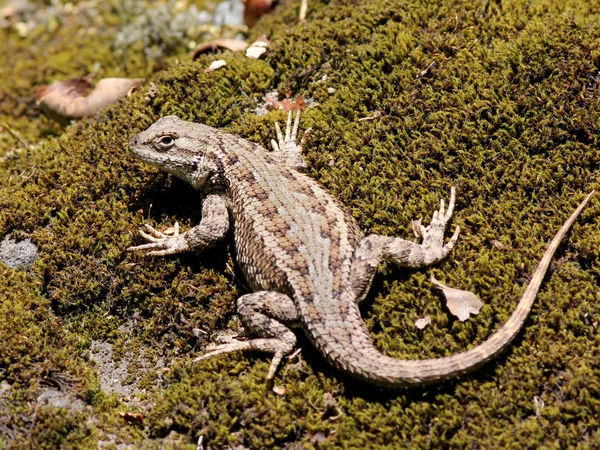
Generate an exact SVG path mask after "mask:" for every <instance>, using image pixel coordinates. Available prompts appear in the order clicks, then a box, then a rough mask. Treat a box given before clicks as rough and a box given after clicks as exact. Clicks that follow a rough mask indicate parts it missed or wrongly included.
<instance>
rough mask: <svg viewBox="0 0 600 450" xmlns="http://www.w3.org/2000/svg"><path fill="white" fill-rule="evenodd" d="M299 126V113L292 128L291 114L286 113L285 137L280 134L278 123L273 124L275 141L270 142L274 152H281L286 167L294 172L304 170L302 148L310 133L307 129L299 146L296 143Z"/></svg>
mask: <svg viewBox="0 0 600 450" xmlns="http://www.w3.org/2000/svg"><path fill="white" fill-rule="evenodd" d="M299 124H300V111H298V113H297V114H296V120H295V121H294V127H293V128H292V112H291V111H290V112H289V113H288V118H287V124H286V127H285V136H284V135H283V133H282V132H281V128H280V127H279V122H275V129H276V130H277V141H276V140H275V139H272V140H271V145H272V146H273V150H274V151H275V152H281V153H283V154H284V159H285V160H286V162H287V163H288V165H289V166H290V167H292V168H294V169H296V170H304V169H305V168H306V163H305V162H304V159H302V147H303V146H304V143H305V141H306V136H308V133H309V132H310V130H311V128H309V129H307V130H306V131H305V132H304V134H303V135H302V139H301V140H300V144H298V143H296V139H297V137H298V126H299Z"/></svg>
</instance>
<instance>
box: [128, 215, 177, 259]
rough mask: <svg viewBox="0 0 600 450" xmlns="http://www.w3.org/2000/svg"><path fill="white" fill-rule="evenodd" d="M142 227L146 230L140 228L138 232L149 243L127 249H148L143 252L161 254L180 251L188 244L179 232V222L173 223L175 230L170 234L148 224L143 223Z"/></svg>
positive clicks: (154, 254)
mask: <svg viewBox="0 0 600 450" xmlns="http://www.w3.org/2000/svg"><path fill="white" fill-rule="evenodd" d="M144 228H145V229H146V230H147V232H145V231H144V230H143V229H140V230H139V231H140V234H141V235H142V237H144V239H146V240H147V241H150V243H149V244H142V245H137V246H134V247H129V248H128V249H127V251H129V252H138V251H146V250H150V251H148V252H147V253H145V256H163V255H171V254H174V253H181V252H184V251H186V250H187V247H188V246H187V244H186V241H185V239H184V237H183V235H180V234H179V224H178V223H177V222H176V223H175V226H174V229H175V231H174V232H173V234H172V235H168V234H164V233H161V232H160V231H158V230H156V229H154V228H153V227H151V226H150V225H148V224H144Z"/></svg>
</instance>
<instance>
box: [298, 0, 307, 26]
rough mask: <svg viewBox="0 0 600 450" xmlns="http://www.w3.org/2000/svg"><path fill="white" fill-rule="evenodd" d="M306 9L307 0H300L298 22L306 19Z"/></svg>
mask: <svg viewBox="0 0 600 450" xmlns="http://www.w3.org/2000/svg"><path fill="white" fill-rule="evenodd" d="M307 9H308V0H301V2H300V14H298V18H299V19H300V22H304V20H305V19H306V10H307Z"/></svg>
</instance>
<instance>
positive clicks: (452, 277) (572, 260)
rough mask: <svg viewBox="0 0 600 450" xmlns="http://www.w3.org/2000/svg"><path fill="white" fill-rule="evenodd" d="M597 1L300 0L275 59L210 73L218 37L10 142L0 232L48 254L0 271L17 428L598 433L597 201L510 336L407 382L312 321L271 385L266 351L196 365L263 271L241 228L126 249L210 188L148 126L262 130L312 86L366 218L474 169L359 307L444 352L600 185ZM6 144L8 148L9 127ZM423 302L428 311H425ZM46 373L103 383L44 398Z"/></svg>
mask: <svg viewBox="0 0 600 450" xmlns="http://www.w3.org/2000/svg"><path fill="white" fill-rule="evenodd" d="M588 3H589V2H584V1H583V0H573V1H567V2H562V3H561V4H560V5H558V4H557V2H551V1H543V0H535V1H524V0H513V1H510V2H509V1H503V2H494V1H478V2H467V1H462V2H461V1H459V2H456V1H453V2H450V1H441V2H440V1H436V2H422V1H416V0H415V1H407V0H403V1H400V0H394V1H379V2H370V3H365V4H361V5H357V4H355V3H353V2H348V1H334V2H310V5H309V13H308V19H307V22H306V23H304V24H300V23H297V20H296V18H295V17H296V14H297V10H298V7H299V5H298V4H296V3H287V4H284V5H282V6H281V7H279V8H278V9H276V10H275V11H274V12H273V13H272V14H271V15H270V16H268V17H265V18H263V20H262V21H261V22H259V24H258V25H257V28H256V30H253V32H252V36H251V37H256V36H258V35H260V34H262V33H267V34H268V37H269V39H270V40H271V47H270V51H269V53H268V54H267V55H266V58H264V59H263V60H260V61H254V60H250V59H247V58H245V57H244V56H243V55H241V54H235V55H234V54H228V55H224V59H225V60H226V61H227V65H226V66H225V67H224V68H222V69H220V70H217V71H214V72H211V73H205V72H204V68H205V67H207V66H208V64H209V63H210V61H211V60H212V59H214V57H211V56H204V57H202V58H200V59H199V60H198V61H197V62H189V61H184V62H181V63H179V64H174V63H173V64H172V65H171V66H170V67H169V68H168V69H167V70H164V71H161V72H159V73H157V74H156V75H155V76H154V78H153V82H154V83H155V85H156V86H157V88H158V93H157V94H156V95H155V96H153V97H152V98H148V97H147V96H146V94H147V91H148V88H147V87H146V88H144V89H142V90H141V92H139V93H138V94H135V95H133V96H131V97H129V98H127V99H126V100H124V101H123V102H120V103H119V104H118V105H115V106H114V107H111V108H110V109H108V110H107V111H105V112H103V113H101V114H100V115H98V116H96V117H94V118H90V119H87V120H84V121H82V122H80V123H78V124H75V125H74V126H71V127H69V128H68V129H67V130H65V132H64V134H62V135H61V136H60V137H57V138H50V139H47V140H45V141H43V142H42V143H41V145H39V147H37V148H35V149H30V150H29V151H27V152H21V153H19V157H18V158H16V159H10V160H6V161H5V162H4V163H3V165H2V166H1V167H0V177H1V178H2V179H3V180H4V183H3V184H2V187H1V188H0V236H5V235H7V234H9V233H10V234H12V235H13V236H16V237H21V238H24V237H28V238H30V239H31V241H32V242H34V243H35V244H36V245H37V246H38V251H39V258H38V261H37V262H36V263H35V265H34V266H33V269H32V272H30V273H25V272H23V271H22V270H11V269H8V268H5V269H3V271H2V272H3V274H2V277H0V283H1V287H2V289H1V290H0V292H4V294H3V296H2V302H0V310H1V311H2V313H3V314H0V342H2V344H3V352H2V356H1V359H0V376H1V377H2V380H3V381H2V384H1V385H0V407H1V408H2V410H3V411H6V414H2V417H4V418H5V419H3V418H0V431H1V434H2V435H3V436H4V437H3V439H4V441H0V447H1V446H2V445H3V444H2V443H4V445H6V444H7V443H8V444H11V445H14V446H17V447H18V446H21V447H22V448H27V446H29V448H31V446H33V447H36V446H38V447H39V446H41V445H42V443H44V445H46V446H47V447H48V448H56V447H60V446H62V447H64V448H95V447H96V446H97V443H98V442H100V443H102V445H103V446H108V447H109V448H110V446H113V448H114V447H115V446H116V445H118V444H131V445H133V446H135V447H141V448H144V447H145V448H157V447H158V448H160V447H161V446H162V447H165V448H195V445H196V442H197V440H198V438H199V437H200V436H202V437H203V442H204V446H205V448H228V447H227V446H231V447H233V448H235V447H236V446H240V445H241V446H244V447H248V448H314V447H318V448H403V447H411V448H431V447H434V448H436V447H443V448H465V447H474V448H494V447H495V448H504V447H515V448H576V447H579V448H593V447H594V446H597V445H599V443H600V435H599V430H598V426H597V417H598V414H600V367H599V364H600V363H599V359H600V350H599V349H600V335H599V334H598V317H599V315H600V293H599V291H600V289H599V287H598V277H599V276H600V264H599V256H600V255H599V253H600V245H599V244H600V221H599V220H598V214H599V213H600V201H598V200H593V201H592V203H591V205H590V206H589V207H588V208H587V209H586V211H585V212H584V213H583V215H582V217H581V218H580V219H579V221H578V223H577V224H576V225H575V226H574V228H573V231H572V232H571V234H570V236H569V238H568V242H567V243H566V244H565V245H564V246H563V247H562V249H561V251H560V252H559V255H558V258H557V261H556V264H555V265H554V268H553V271H552V273H551V275H550V276H549V277H548V281H547V283H546V284H545V286H544V287H543V289H542V291H541V293H540V294H539V298H538V300H537V302H536V305H535V306H534V309H533V311H532V313H531V318H530V319H529V320H528V321H527V324H526V326H525V330H524V331H523V332H522V333H521V334H520V337H519V339H517V341H516V342H515V343H514V344H513V345H512V346H511V348H510V349H509V351H508V352H506V354H505V355H504V356H502V357H501V358H500V359H499V360H497V361H495V362H492V363H490V364H487V365H486V366H484V367H483V368H481V369H480V370H478V371H477V372H475V373H474V374H472V375H470V376H467V377H463V378H461V379H459V380H456V381H451V382H447V383H443V384H440V385H436V386H430V387H427V388H423V389H411V390H402V391H399V392H396V393H394V392H389V391H385V390H380V389H378V388H375V387H372V386H365V385H364V384H362V383H358V382H356V381H353V380H350V379H348V378H346V377H344V376H342V375H340V374H339V373H337V372H335V371H334V370H333V369H331V368H330V367H329V366H328V364H327V363H326V361H325V360H324V359H323V358H322V357H321V356H319V355H318V354H317V352H316V351H315V350H314V349H313V348H312V347H311V346H310V345H309V343H308V342H307V341H306V340H305V339H303V338H301V340H300V345H301V347H302V352H301V353H300V355H299V356H298V357H297V359H294V360H291V361H289V362H287V363H286V364H285V365H284V367H283V369H282V370H281V371H280V372H279V374H278V376H277V378H276V384H278V385H280V386H283V388H284V392H283V394H280V395H278V394H275V393H273V392H266V391H265V390H266V386H265V382H264V377H265V374H266V370H267V367H268V363H269V360H268V358H266V357H263V356H260V355H250V354H244V355H231V356H225V357H222V358H218V359H214V360H210V361H207V362H203V363H202V364H198V365H194V366H193V365H191V364H190V361H191V359H192V358H193V357H194V356H195V355H197V354H199V353H200V352H201V351H202V350H203V348H204V346H205V345H206V344H207V343H208V342H209V341H210V340H211V339H213V338H214V336H215V334H216V333H217V332H220V331H222V330H224V329H227V328H232V329H239V324H238V323H237V322H236V321H235V319H233V318H232V317H233V307H234V300H235V298H236V297H237V296H239V295H240V293H243V292H245V290H246V287H245V284H244V281H243V279H241V277H240V275H239V273H238V272H237V271H236V270H235V269H234V268H233V263H232V254H233V252H232V242H231V239H230V240H228V241H226V242H225V243H223V244H222V245H220V246H219V247H217V248H216V249H213V250H211V251H207V252H205V253H203V254H201V255H194V254H192V255H184V256H181V257H172V258H162V259H142V258H139V257H137V256H132V255H130V254H127V253H126V251H125V249H126V248H127V247H128V246H129V245H131V244H132V243H134V242H140V241H139V240H138V238H137V237H136V229H137V227H138V226H139V225H141V224H142V223H144V222H149V223H151V224H153V225H156V226H159V227H160V226H164V227H166V226H168V225H171V224H172V223H173V222H175V221H179V222H180V224H181V226H182V228H184V229H185V228H188V227H190V226H192V225H193V224H195V223H197V222H198V220H199V218H200V214H199V211H198V206H199V200H198V197H197V194H196V193H195V192H194V191H193V190H192V188H191V187H189V186H187V185H184V184H183V183H181V182H179V181H177V180H170V179H169V178H167V177H166V176H165V175H164V174H159V173H157V172H156V171H155V170H153V169H150V168H147V167H144V166H142V165H139V164H137V163H136V162H134V160H133V159H132V158H131V156H130V155H129V154H128V152H127V143H128V141H129V139H130V138H131V137H132V136H133V134H135V133H136V132H137V131H139V130H142V129H144V128H146V127H147V126H149V125H150V124H151V123H152V122H153V121H155V120H156V119H158V118H159V117H161V116H163V115H167V114H177V115H179V116H180V117H181V118H183V119H186V120H191V121H198V122H203V123H206V124H208V125H211V126H216V127H219V128H223V129H225V130H227V131H230V132H232V133H236V134H239V135H241V136H243V137H246V138H248V139H250V140H253V141H256V142H260V143H263V144H266V143H267V142H268V140H269V139H270V138H272V137H274V134H275V133H274V129H273V126H272V124H273V121H274V120H276V119H278V120H281V119H282V118H283V116H284V115H283V114H282V113H278V112H272V113H269V114H268V115H267V116H262V117H259V116H257V115H256V114H255V113H254V109H255V108H257V106H259V105H260V104H261V103H262V101H263V98H264V96H265V94H266V93H268V92H271V91H273V90H277V91H278V92H280V93H289V94H290V95H294V96H295V95H298V94H301V95H304V96H305V97H310V98H312V99H314V100H315V102H316V103H317V105H316V106H315V107H313V108H311V109H309V110H307V111H306V112H305V114H304V119H303V126H304V127H308V126H312V127H313V132H312V133H311V135H310V137H309V139H308V143H307V146H306V157H307V159H308V161H309V165H310V169H309V173H310V175H311V176H313V177H315V178H316V179H318V180H319V181H320V182H321V183H323V184H324V185H325V186H326V187H327V188H328V189H329V190H330V191H331V192H332V193H334V194H335V195H336V196H338V197H339V198H340V199H341V201H342V202H343V203H344V204H346V205H347V206H348V208H350V210H351V211H352V214H353V215H354V216H355V217H356V219H357V220H358V221H359V222H360V224H361V226H362V227H363V229H364V230H365V231H367V232H375V233H381V234H387V235H396V236H409V235H410V233H411V231H410V221H411V220H412V219H416V218H418V217H421V216H423V217H424V219H426V218H428V216H429V215H430V213H431V212H432V211H433V210H434V209H435V208H436V205H437V203H438V202H439V199H440V198H442V197H444V198H445V197H447V195H448V192H449V187H450V185H452V184H454V185H456V186H457V188H458V193H459V199H458V204H457V213H456V219H455V223H456V224H458V225H460V226H461V229H462V230H463V231H462V234H461V239H460V240H459V244H458V245H457V248H456V249H455V250H454V251H453V253H452V254H451V256H450V257H449V258H448V259H447V260H446V261H445V262H443V263H442V264H439V265H438V266H436V267H435V268H432V269H426V270H420V271H414V272H405V271H403V270H400V269H398V268H396V267H392V266H385V267H384V268H383V270H382V273H381V275H379V276H377V277H376V279H375V282H374V286H373V289H372V290H371V294H370V297H369V300H367V304H366V305H365V307H364V316H365V318H366V321H367V324H368V326H369V328H370V329H371V331H372V335H373V339H374V340H375V342H376V344H377V346H378V347H379V348H380V349H381V350H382V351H384V352H386V353H388V354H390V355H392V356H395V357H403V358H424V357H436V356H445V355H449V354H452V353H455V352H459V351H461V350H464V349H466V348H469V347H470V346H472V345H474V344H477V343H479V342H482V341H483V340H484V339H485V338H486V337H487V336H489V335H490V334H491V333H492V332H493V331H494V330H496V329H498V327H499V326H500V325H501V323H502V322H503V321H504V320H506V318H507V317H508V315H509V314H510V312H511V311H512V309H513V308H514V306H515V304H516V302H517V300H518V298H519V296H520V294H521V293H522V292H523V290H524V284H526V282H527V280H528V277H529V275H530V274H531V273H532V271H533V269H534V267H535V265H536V263H537V260H538V259H539V258H540V256H541V254H542V253H543V250H544V247H545V243H546V242H547V241H548V240H549V239H550V238H551V237H552V236H553V235H554V233H555V232H556V230H558V228H559V227H560V225H561V223H562V222H563V221H564V219H565V218H566V217H567V216H568V215H569V213H570V212H571V211H572V209H573V208H574V207H575V206H576V204H577V203H578V202H579V201H580V200H581V199H582V198H583V196H584V193H586V192H588V191H590V190H592V189H594V188H598V182H597V167H598V160H599V156H600V155H599V152H598V143H599V142H598V140H599V136H600V134H599V127H600V115H599V111H600V108H599V106H600V104H599V103H600V102H599V97H600V86H599V84H600V76H599V75H598V74H599V70H600V50H598V49H599V48H600V25H599V24H600V20H599V19H600V10H598V9H597V8H595V7H592V6H589V5H588ZM124 74H125V75H129V76H138V75H139V73H138V74H133V73H129V72H128V71H127V70H125V69H124ZM22 95H25V94H22V93H21V94H18V95H17V97H18V98H17V100H18V99H20V98H22V97H20V96H22ZM4 98H6V97H4ZM10 98H12V97H10ZM0 104H1V101H0ZM3 113H4V114H7V113H6V111H5V110H3ZM20 117H25V115H21V116H19V115H17V116H16V118H15V119H14V122H13V123H17V124H18V123H20V122H19V120H22V119H19V118H20ZM17 119H18V120H17ZM23 127H24V128H23V130H25V131H26V130H27V127H26V126H23ZM25 131H24V132H25ZM56 133H58V130H56ZM33 136H34V137H37V138H40V137H41V136H39V135H35V133H33ZM3 142H4V144H3V145H4V147H3V149H2V153H3V154H4V153H5V152H6V149H7V147H8V146H9V145H13V144H14V142H13V143H12V144H8V143H7V142H8V141H3ZM432 273H433V274H435V276H436V277H437V278H438V279H440V280H443V281H444V282H446V283H448V284H450V285H452V286H457V287H461V288H466V289H471V290H473V291H475V292H477V293H478V294H479V295H480V297H481V298H482V299H483V301H484V303H485V306H484V308H483V309H482V311H481V313H480V314H479V315H478V316H477V317H474V318H472V319H470V320H469V321H467V322H466V323H460V322H457V321H455V320H453V319H452V318H451V317H450V316H449V314H448V312H447V311H446V310H445V309H444V307H443V305H442V302H441V301H440V298H439V296H438V294H437V292H435V291H434V290H433V289H432V286H431V284H430V283H429V281H428V278H429V276H430V274H432ZM426 314H428V315H430V316H431V317H432V323H431V325H430V326H428V327H427V328H425V329H424V330H418V329H417V328H416V327H415V326H414V321H415V319H417V318H419V317H422V316H424V315H426ZM97 343H101V344H102V345H108V346H110V349H111V351H110V352H109V354H111V355H112V356H111V358H112V359H113V361H112V362H113V363H114V365H115V366H117V365H118V366H119V367H122V368H125V372H126V373H127V376H126V378H125V379H124V380H123V384H124V385H127V383H129V386H131V392H130V393H129V394H128V395H127V396H121V397H119V396H118V395H117V394H116V393H111V392H109V390H108V389H104V388H103V387H102V386H103V384H102V383H103V382H102V379H103V377H105V376H106V375H107V374H103V373H102V370H101V369H102V367H103V366H102V362H101V361H99V360H98V357H97V355H95V353H94V348H95V345H97ZM108 375H110V374H108ZM50 387H51V388H52V389H54V390H58V391H60V392H62V393H64V394H65V395H67V394H68V395H73V396H75V397H76V398H78V399H79V401H82V402H84V406H81V405H79V404H77V403H74V404H76V405H77V406H76V407H74V406H72V405H71V406H61V405H60V403H57V402H55V403H51V402H48V401H44V402H42V401H41V400H39V399H40V395H41V394H42V393H43V392H44V390H47V389H49V388H50ZM280 392H281V391H280ZM57 405H58V406H57ZM120 413H123V414H120ZM138 413H144V414H145V417H144V419H143V422H142V423H140V419H139V418H140V417H141V416H136V414H138ZM136 418H137V419H136ZM32 424H34V425H33V428H32Z"/></svg>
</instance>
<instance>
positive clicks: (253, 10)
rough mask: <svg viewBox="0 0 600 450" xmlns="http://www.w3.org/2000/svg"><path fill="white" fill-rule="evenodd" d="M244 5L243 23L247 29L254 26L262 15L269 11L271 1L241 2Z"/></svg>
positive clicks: (254, 0) (245, 0) (250, 0)
mask: <svg viewBox="0 0 600 450" xmlns="http://www.w3.org/2000/svg"><path fill="white" fill-rule="evenodd" d="M242 1H243V3H244V23H245V24H246V26H247V27H248V28H252V27H253V26H254V24H255V23H256V22H257V21H258V19H260V18H261V16H263V15H264V14H266V13H268V12H269V11H271V6H272V5H273V0H242Z"/></svg>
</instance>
